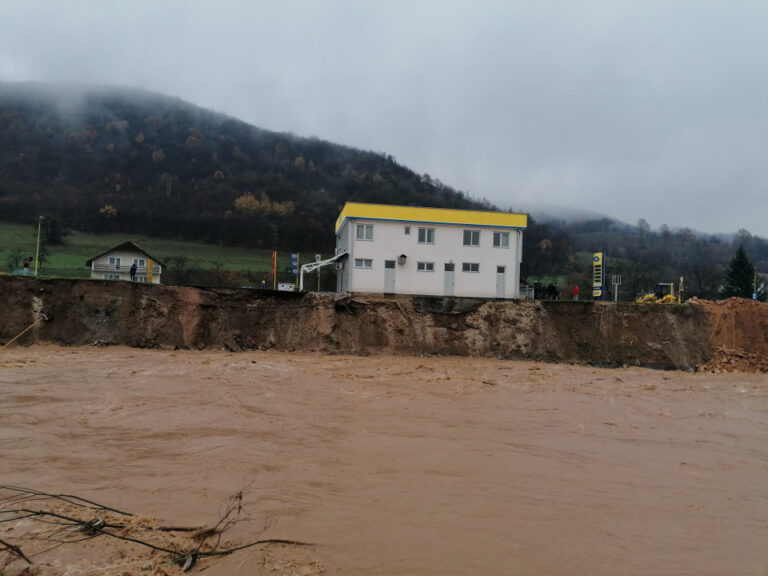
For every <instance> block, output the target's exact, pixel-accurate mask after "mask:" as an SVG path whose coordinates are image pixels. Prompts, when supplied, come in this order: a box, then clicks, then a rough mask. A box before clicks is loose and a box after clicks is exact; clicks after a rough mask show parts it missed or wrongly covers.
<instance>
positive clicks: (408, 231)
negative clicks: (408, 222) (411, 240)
mask: <svg viewBox="0 0 768 576" xmlns="http://www.w3.org/2000/svg"><path fill="white" fill-rule="evenodd" d="M403 231H404V232H405V235H406V236H410V235H411V227H410V226H406V227H405V228H403Z"/></svg>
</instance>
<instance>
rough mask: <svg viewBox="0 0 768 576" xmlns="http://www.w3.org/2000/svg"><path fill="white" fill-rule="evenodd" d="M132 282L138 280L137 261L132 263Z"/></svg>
mask: <svg viewBox="0 0 768 576" xmlns="http://www.w3.org/2000/svg"><path fill="white" fill-rule="evenodd" d="M131 282H136V262H134V263H133V264H132V265H131Z"/></svg>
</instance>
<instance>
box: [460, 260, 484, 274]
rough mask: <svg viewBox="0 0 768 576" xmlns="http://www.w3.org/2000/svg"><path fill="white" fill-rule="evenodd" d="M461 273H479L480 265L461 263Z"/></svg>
mask: <svg viewBox="0 0 768 576" xmlns="http://www.w3.org/2000/svg"><path fill="white" fill-rule="evenodd" d="M461 271H462V272H480V264H479V263H477V262H462V263H461Z"/></svg>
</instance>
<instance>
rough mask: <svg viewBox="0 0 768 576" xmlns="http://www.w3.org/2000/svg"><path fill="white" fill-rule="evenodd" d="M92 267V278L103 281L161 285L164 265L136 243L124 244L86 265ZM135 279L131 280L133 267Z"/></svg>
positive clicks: (94, 258)
mask: <svg viewBox="0 0 768 576" xmlns="http://www.w3.org/2000/svg"><path fill="white" fill-rule="evenodd" d="M85 264H86V266H90V267H91V278H98V279H101V280H133V281H134V282H148V283H151V284H160V275H161V274H162V272H163V264H162V263H161V262H160V261H159V260H158V259H157V258H155V257H153V256H152V255H150V254H149V253H148V252H147V251H146V250H144V249H143V248H141V247H140V246H138V245H137V244H135V243H134V242H123V243H122V244H120V245H119V246H115V247H114V248H110V249H109V250H107V251H105V252H102V253H101V254H99V255H98V256H94V257H93V258H91V259H90V260H88V261H87V262H86V263H85ZM134 265H135V266H136V268H135V269H134V277H133V278H131V269H132V268H133V266H134Z"/></svg>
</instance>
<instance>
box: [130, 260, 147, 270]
mask: <svg viewBox="0 0 768 576" xmlns="http://www.w3.org/2000/svg"><path fill="white" fill-rule="evenodd" d="M133 263H134V264H136V266H137V267H138V268H144V267H146V265H147V261H146V260H144V258H134V259H133Z"/></svg>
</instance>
